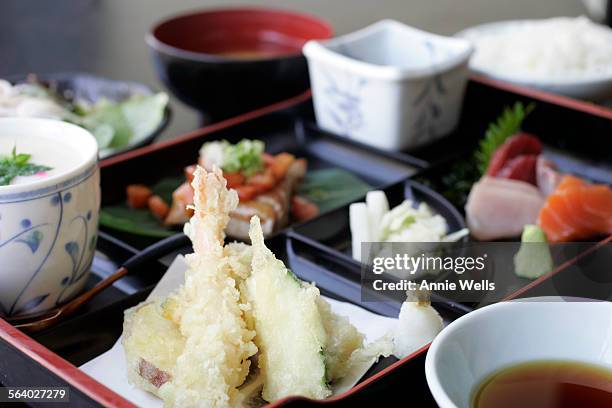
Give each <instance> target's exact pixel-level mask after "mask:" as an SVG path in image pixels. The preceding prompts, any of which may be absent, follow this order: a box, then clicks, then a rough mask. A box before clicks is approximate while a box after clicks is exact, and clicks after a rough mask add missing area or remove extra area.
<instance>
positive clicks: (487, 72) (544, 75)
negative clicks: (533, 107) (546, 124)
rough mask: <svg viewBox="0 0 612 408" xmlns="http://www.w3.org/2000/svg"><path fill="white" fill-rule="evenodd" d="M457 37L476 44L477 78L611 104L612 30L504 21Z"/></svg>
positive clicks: (583, 21)
mask: <svg viewBox="0 0 612 408" xmlns="http://www.w3.org/2000/svg"><path fill="white" fill-rule="evenodd" d="M455 35H456V36H457V37H461V38H465V39H468V40H470V41H472V43H473V44H474V46H475V53H474V54H473V56H472V58H471V60H470V69H471V70H472V72H474V73H476V74H480V75H484V76H487V77H490V78H494V79H498V80H503V81H507V82H512V83H515V84H519V85H524V86H528V87H534V88H538V89H542V90H545V91H549V92H554V93H559V94H562V95H566V96H570V97H574V98H579V99H586V100H591V101H604V100H609V99H612V29H610V28H608V27H605V26H602V25H599V24H596V23H593V22H592V21H590V20H589V19H588V18H587V17H584V16H580V17H555V18H550V19H544V20H512V21H500V22H495V23H487V24H482V25H479V26H475V27H472V28H468V29H465V30H463V31H460V32H458V33H457V34H455Z"/></svg>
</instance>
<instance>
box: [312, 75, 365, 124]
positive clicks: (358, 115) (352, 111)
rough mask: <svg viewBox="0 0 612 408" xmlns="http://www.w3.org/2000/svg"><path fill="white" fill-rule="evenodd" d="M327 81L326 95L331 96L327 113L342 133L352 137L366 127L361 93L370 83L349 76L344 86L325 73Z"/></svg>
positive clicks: (345, 79)
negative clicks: (352, 134)
mask: <svg viewBox="0 0 612 408" xmlns="http://www.w3.org/2000/svg"><path fill="white" fill-rule="evenodd" d="M323 76H324V77H325V79H326V80H327V86H326V88H325V93H326V94H327V95H328V96H329V99H328V101H329V104H330V106H328V108H327V113H328V114H329V115H330V116H331V118H332V119H333V121H334V122H335V123H336V125H337V126H338V128H339V129H340V132H341V133H343V134H344V135H347V136H350V135H351V133H353V132H355V131H358V130H359V129H361V128H362V127H363V125H364V114H363V108H362V98H361V93H362V92H363V88H364V87H365V86H366V85H367V83H368V81H367V80H366V79H364V78H359V77H355V76H352V75H350V74H347V75H346V77H345V78H344V80H343V81H342V82H343V84H342V85H340V83H339V81H338V80H336V79H335V78H334V77H333V76H332V75H330V74H329V73H327V72H323Z"/></svg>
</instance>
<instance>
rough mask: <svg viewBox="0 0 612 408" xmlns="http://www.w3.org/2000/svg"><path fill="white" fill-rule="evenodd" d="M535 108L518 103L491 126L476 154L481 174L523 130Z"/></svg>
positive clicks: (508, 108) (507, 109)
mask: <svg viewBox="0 0 612 408" xmlns="http://www.w3.org/2000/svg"><path fill="white" fill-rule="evenodd" d="M534 107H535V105H534V104H529V105H528V106H527V107H525V106H523V104H522V103H521V102H516V103H515V104H514V105H513V106H512V107H506V108H505V109H504V111H503V112H502V114H501V116H499V117H498V118H497V120H496V121H495V122H492V123H490V124H489V127H488V128H487V131H486V132H485V136H484V138H483V139H482V140H481V141H480V143H479V146H478V149H477V150H476V152H475V154H474V155H475V158H476V163H477V165H478V170H479V171H480V173H481V174H484V173H485V172H486V171H487V168H488V167H489V162H490V161H491V157H492V156H493V153H495V151H496V150H497V149H498V148H499V147H500V146H501V145H502V144H504V142H505V141H506V139H508V138H509V137H510V136H512V135H514V134H515V133H516V132H518V131H519V130H521V126H522V124H523V121H524V120H525V118H526V117H527V116H528V115H529V113H531V111H532V110H533V109H534Z"/></svg>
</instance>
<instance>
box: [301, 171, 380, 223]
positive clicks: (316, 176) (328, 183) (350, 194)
mask: <svg viewBox="0 0 612 408" xmlns="http://www.w3.org/2000/svg"><path fill="white" fill-rule="evenodd" d="M371 189H372V186H370V185H369V184H368V183H366V182H364V181H362V180H361V179H359V178H357V177H355V176H353V175H352V174H351V173H349V172H347V171H345V170H340V169H323V170H314V171H309V172H308V173H307V174H306V177H305V178H304V181H303V182H302V184H301V185H300V188H299V191H298V195H300V196H302V197H305V198H306V199H308V200H309V201H310V202H312V203H314V204H316V205H317V206H318V207H319V211H320V212H322V213H323V212H325V211H328V210H331V209H334V208H338V207H341V206H343V205H345V204H347V203H350V202H352V201H354V200H356V199H358V198H360V197H362V196H363V195H365V194H366V193H367V192H368V191H370V190H371Z"/></svg>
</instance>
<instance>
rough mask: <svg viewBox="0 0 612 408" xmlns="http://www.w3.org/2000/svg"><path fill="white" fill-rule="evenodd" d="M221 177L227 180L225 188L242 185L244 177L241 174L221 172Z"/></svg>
mask: <svg viewBox="0 0 612 408" xmlns="http://www.w3.org/2000/svg"><path fill="white" fill-rule="evenodd" d="M223 177H225V179H226V180H227V188H236V187H238V186H241V185H243V184H244V180H245V177H244V176H243V175H242V174H241V173H228V172H223Z"/></svg>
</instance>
